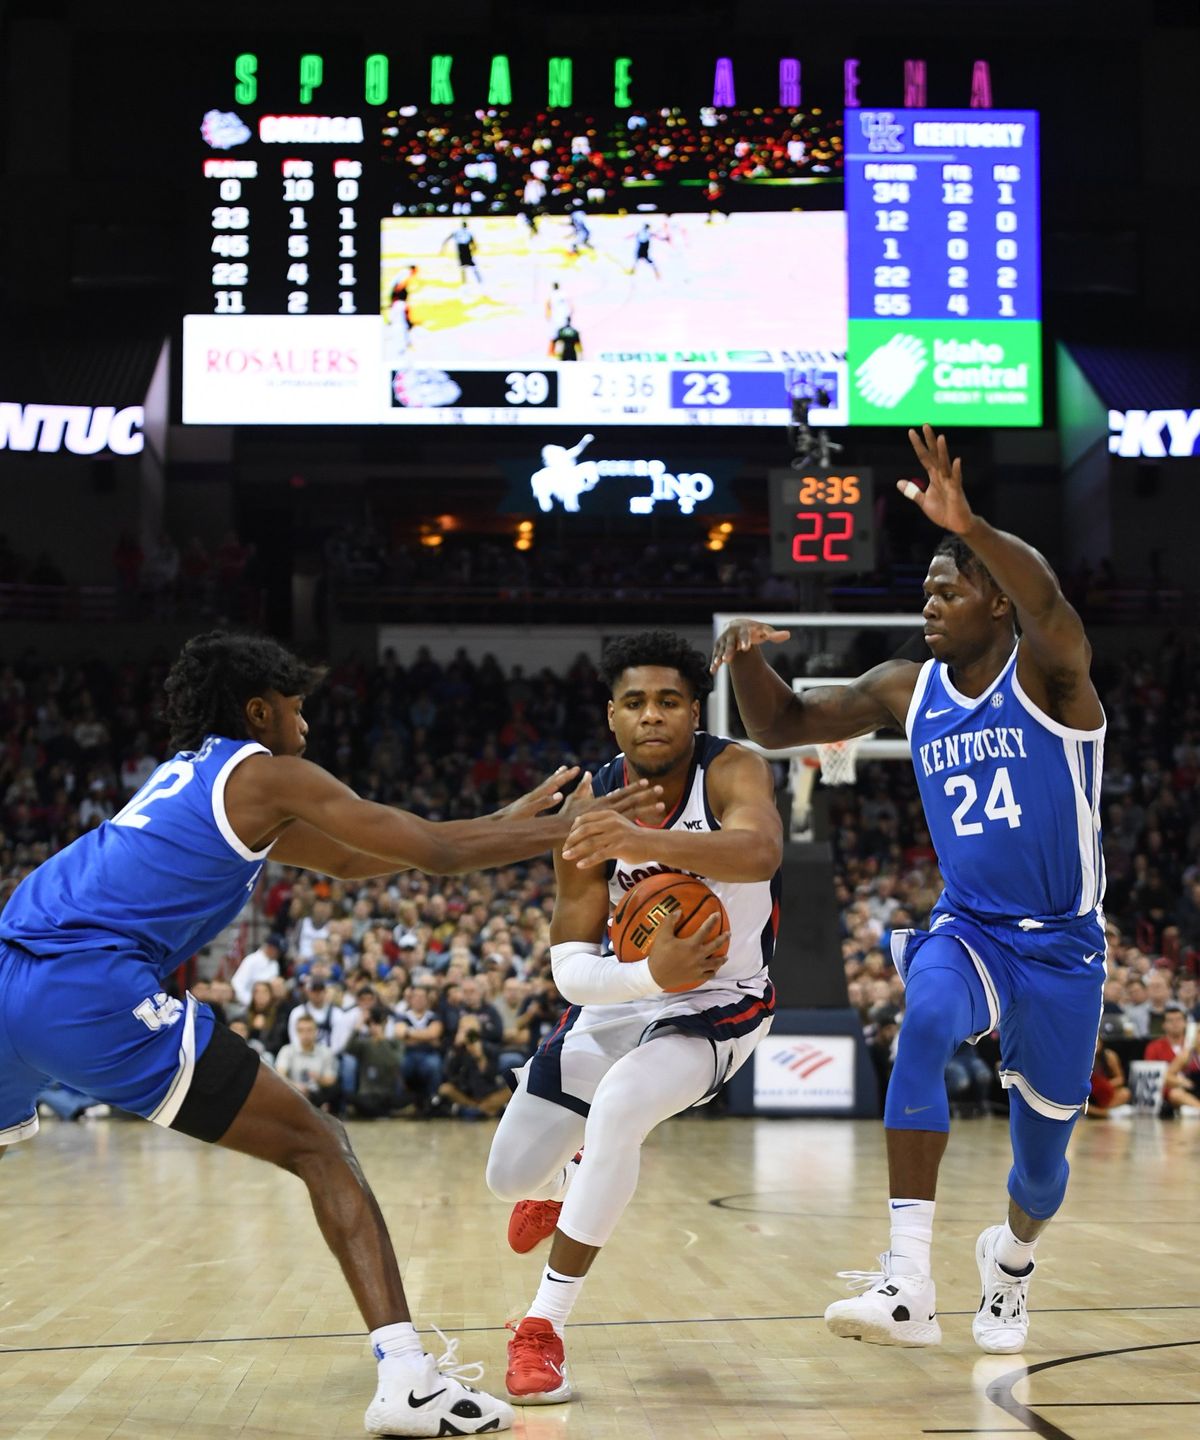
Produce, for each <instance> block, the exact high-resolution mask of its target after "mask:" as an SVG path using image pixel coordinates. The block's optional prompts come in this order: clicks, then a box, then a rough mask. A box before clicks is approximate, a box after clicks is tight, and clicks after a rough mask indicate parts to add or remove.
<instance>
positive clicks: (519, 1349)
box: [504, 1315, 571, 1405]
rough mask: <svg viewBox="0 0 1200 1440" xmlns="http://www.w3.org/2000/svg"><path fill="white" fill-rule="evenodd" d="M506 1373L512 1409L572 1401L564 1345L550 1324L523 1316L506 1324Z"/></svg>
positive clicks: (505, 1381)
mask: <svg viewBox="0 0 1200 1440" xmlns="http://www.w3.org/2000/svg"><path fill="white" fill-rule="evenodd" d="M508 1329H510V1330H511V1331H512V1332H513V1338H512V1339H511V1340H510V1341H509V1342H508V1371H507V1373H506V1374H505V1376H504V1383H505V1385H506V1386H507V1388H508V1397H509V1399H510V1400H511V1401H512V1402H513V1404H514V1405H561V1404H563V1403H564V1402H565V1401H567V1400H569V1399H570V1398H571V1382H570V1380H569V1379H568V1378H567V1361H566V1357H565V1355H564V1354H563V1342H562V1340H561V1339H560V1337H559V1335H558V1332H557V1331H556V1330H555V1328H554V1326H553V1325H552V1324H551V1323H550V1321H549V1320H539V1319H535V1318H534V1317H532V1316H528V1315H527V1316H526V1317H525V1319H524V1320H522V1321H521V1322H520V1323H519V1324H516V1325H514V1324H513V1323H512V1322H511V1321H510V1322H509V1325H508Z"/></svg>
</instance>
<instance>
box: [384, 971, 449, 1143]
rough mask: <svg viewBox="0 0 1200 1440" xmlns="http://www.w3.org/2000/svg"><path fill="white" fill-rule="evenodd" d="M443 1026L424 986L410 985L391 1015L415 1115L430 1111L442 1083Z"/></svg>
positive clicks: (427, 989)
mask: <svg viewBox="0 0 1200 1440" xmlns="http://www.w3.org/2000/svg"><path fill="white" fill-rule="evenodd" d="M444 1034H445V1026H444V1025H443V1023H442V1020H441V1017H440V1016H439V1015H438V1013H437V1011H436V1010H434V1008H433V1006H432V1004H431V1002H430V996H429V988H428V986H426V985H413V986H412V987H411V989H410V990H409V994H408V999H407V1001H406V1003H405V1004H403V1005H401V1006H400V1007H399V1008H397V1010H396V1012H395V1036H396V1039H397V1040H400V1041H403V1044H404V1059H403V1061H402V1062H401V1075H402V1077H403V1080H404V1085H405V1088H406V1089H407V1091H408V1093H409V1094H410V1095H411V1096H412V1097H413V1103H414V1104H415V1106H416V1109H417V1113H418V1114H419V1115H428V1114H429V1113H430V1111H431V1110H432V1109H433V1102H434V1100H435V1099H436V1097H437V1094H438V1090H439V1088H440V1086H441V1083H442V1055H441V1045H442V1039H443V1036H444Z"/></svg>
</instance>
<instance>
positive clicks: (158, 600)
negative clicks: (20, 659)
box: [0, 530, 263, 625]
mask: <svg viewBox="0 0 1200 1440" xmlns="http://www.w3.org/2000/svg"><path fill="white" fill-rule="evenodd" d="M111 573H112V579H111V582H110V585H109V587H108V588H107V594H108V595H109V596H110V597H111V601H110V605H109V610H108V612H107V613H104V612H103V611H102V610H101V609H100V608H99V607H100V605H101V601H102V595H101V592H104V591H106V587H105V586H103V585H99V584H96V585H92V586H88V587H86V588H87V589H88V591H89V600H88V606H89V608H88V613H89V615H90V616H92V618H109V619H112V618H118V617H120V618H143V617H147V616H151V617H154V618H156V619H172V618H176V617H180V616H185V617H186V616H196V617H197V618H203V617H208V616H217V615H220V616H222V617H223V618H224V619H225V620H226V621H236V622H238V623H241V624H250V625H252V624H256V623H258V622H259V621H260V619H261V615H262V608H263V590H262V584H261V579H260V577H259V574H258V565H257V555H256V552H255V547H254V545H253V544H249V543H246V542H244V541H243V540H241V539H240V538H239V536H238V535H237V533H236V532H235V531H233V530H230V531H227V532H226V534H225V535H224V536H223V537H222V539H221V540H220V542H219V543H218V544H216V545H215V546H213V547H211V548H210V547H208V546H206V545H205V543H204V541H203V540H202V539H201V538H200V537H199V536H198V535H193V536H192V537H191V538H190V539H189V540H188V541H187V542H186V543H185V545H184V546H183V548H182V549H181V548H180V547H179V546H178V545H177V544H176V542H175V540H174V539H173V538H172V537H171V536H170V535H169V534H168V533H167V532H166V531H165V530H164V531H163V532H162V533H161V534H160V535H159V536H158V538H157V539H156V540H155V541H154V542H153V543H152V544H151V545H149V546H146V547H144V546H143V545H142V543H141V541H140V540H139V539H138V538H137V537H136V536H135V535H134V534H133V533H132V532H131V531H128V530H126V531H122V533H121V534H120V535H119V536H118V537H117V541H116V544H115V545H114V546H113V551H112V572H111ZM78 581H79V577H78V575H75V574H68V573H67V572H66V571H64V570H63V569H62V567H61V566H60V565H59V564H58V562H57V561H56V560H55V559H54V557H53V556H52V555H50V554H49V552H47V551H44V550H43V551H41V552H40V553H39V554H37V555H36V556H34V557H30V556H28V555H24V554H22V553H21V552H20V551H19V550H18V549H16V548H14V547H13V545H12V543H11V541H10V540H9V538H8V536H6V535H2V534H0V619H9V618H13V619H39V620H44V619H72V618H76V616H77V615H78V614H80V613H81V612H80V608H79V603H78V597H77V596H76V595H75V594H73V590H74V589H75V588H77V587H78Z"/></svg>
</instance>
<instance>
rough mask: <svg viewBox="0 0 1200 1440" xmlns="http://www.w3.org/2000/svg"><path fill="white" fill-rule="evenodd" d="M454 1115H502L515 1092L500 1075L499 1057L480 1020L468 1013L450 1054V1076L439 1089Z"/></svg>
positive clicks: (475, 1118) (467, 1118) (480, 1117)
mask: <svg viewBox="0 0 1200 1440" xmlns="http://www.w3.org/2000/svg"><path fill="white" fill-rule="evenodd" d="M438 1094H439V1095H440V1097H441V1099H442V1102H443V1104H444V1105H448V1106H449V1108H450V1114H451V1115H457V1116H461V1117H462V1118H463V1119H464V1120H480V1119H483V1118H484V1117H485V1116H488V1117H490V1116H493V1115H499V1113H500V1112H501V1110H503V1109H504V1107H505V1106H506V1105H507V1104H508V1100H509V1095H510V1094H511V1092H510V1090H509V1088H508V1086H507V1085H506V1084H505V1083H504V1082H503V1081H502V1080H501V1079H500V1070H499V1067H498V1065H497V1063H496V1059H495V1057H494V1056H493V1055H492V1054H491V1053H490V1052H489V1051H488V1049H487V1047H486V1046H485V1045H484V1043H483V1035H482V1033H481V1031H480V1022H479V1021H478V1019H476V1018H475V1017H474V1016H472V1015H464V1016H463V1017H462V1020H461V1021H460V1022H459V1027H458V1032H457V1034H456V1035H455V1037H454V1044H453V1045H452V1046H451V1047H450V1051H449V1053H448V1054H447V1056H446V1078H445V1080H443V1082H442V1084H441V1087H440V1089H439V1091H438Z"/></svg>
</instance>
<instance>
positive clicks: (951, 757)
mask: <svg viewBox="0 0 1200 1440" xmlns="http://www.w3.org/2000/svg"><path fill="white" fill-rule="evenodd" d="M920 753H921V764H922V766H923V767H924V770H925V773H926V775H935V774H936V773H937V772H938V771H939V770H957V769H959V767H960V766H964V765H970V764H971V763H972V761H974V762H975V763H976V764H978V763H979V762H980V761H982V760H986V759H988V758H989V757H990V758H991V759H993V760H1001V759H1004V760H1027V759H1028V758H1029V757H1028V755H1026V753H1025V740H1024V737H1023V736H1022V733H1021V730H1020V729H1019V728H1013V727H1011V726H1009V725H1000V726H998V727H997V728H996V729H994V730H975V731H971V732H968V733H967V734H966V735H946V736H944V737H943V738H942V739H939V740H930V741H928V742H927V743H926V744H924V745H922V746H921V752H920Z"/></svg>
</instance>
